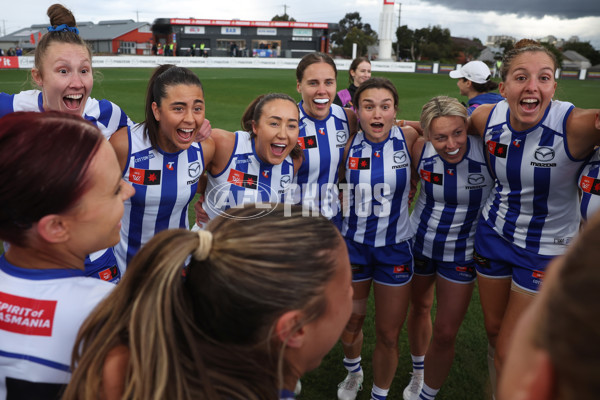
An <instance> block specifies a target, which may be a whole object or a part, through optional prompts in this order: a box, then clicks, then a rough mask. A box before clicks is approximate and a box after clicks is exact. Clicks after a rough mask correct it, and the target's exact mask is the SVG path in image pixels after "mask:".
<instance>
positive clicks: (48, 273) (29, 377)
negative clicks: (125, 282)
mask: <svg viewBox="0 0 600 400" xmlns="http://www.w3.org/2000/svg"><path fill="white" fill-rule="evenodd" d="M0 170H1V171H2V174H0V204H2V207H0V239H1V240H4V241H6V242H7V243H9V246H8V249H7V250H6V252H5V253H4V254H3V255H2V256H0V317H1V318H0V399H2V400H4V399H41V400H45V399H48V400H50V399H57V398H59V394H60V393H61V391H62V390H63V389H64V385H65V384H66V383H67V382H68V381H69V378H70V376H71V369H70V367H69V365H70V358H71V352H72V349H73V344H74V343H75V337H76V334H77V331H78V330H79V327H80V325H81V323H82V322H83V320H84V319H85V318H86V317H87V315H88V314H89V313H90V312H91V311H92V309H93V308H94V307H95V306H96V305H97V304H98V302H99V301H100V300H101V299H102V298H104V296H106V295H107V294H108V293H109V292H110V291H111V290H112V289H113V288H114V287H115V285H113V284H112V283H109V282H104V281H102V280H99V279H92V278H90V277H88V276H86V272H85V270H84V268H85V267H84V264H85V259H86V256H87V255H88V254H90V253H93V252H94V251H97V250H99V249H103V248H107V247H108V248H109V247H110V246H113V245H114V244H115V243H117V242H118V241H119V225H120V221H121V216H122V215H123V202H124V201H125V200H126V199H127V198H129V197H131V195H132V194H133V189H132V187H131V186H130V185H128V184H126V183H125V182H123V180H122V179H121V174H120V171H119V164H118V163H117V158H116V156H115V152H114V151H113V149H112V147H111V146H110V145H109V144H108V142H107V141H106V140H105V139H104V138H103V136H102V134H101V133H100V131H99V130H98V128H96V127H95V126H94V125H93V124H91V123H90V122H88V121H85V120H84V119H82V118H81V117H80V116H76V115H72V114H66V113H60V112H56V111H48V112H45V113H39V112H14V113H11V114H8V115H6V116H4V117H2V118H0ZM109 308H110V309H112V308H111V307H109Z"/></svg>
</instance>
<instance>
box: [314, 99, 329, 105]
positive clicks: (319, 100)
mask: <svg viewBox="0 0 600 400" xmlns="http://www.w3.org/2000/svg"><path fill="white" fill-rule="evenodd" d="M313 101H314V102H315V103H317V104H327V103H329V99H314V100H313Z"/></svg>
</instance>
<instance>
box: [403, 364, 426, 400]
mask: <svg viewBox="0 0 600 400" xmlns="http://www.w3.org/2000/svg"><path fill="white" fill-rule="evenodd" d="M411 375H412V377H411V378H410V382H409V383H408V386H407V387H406V388H405V389H404V392H403V393H402V397H403V398H404V400H417V399H418V398H419V394H420V393H421V389H422V388H423V371H419V372H411Z"/></svg>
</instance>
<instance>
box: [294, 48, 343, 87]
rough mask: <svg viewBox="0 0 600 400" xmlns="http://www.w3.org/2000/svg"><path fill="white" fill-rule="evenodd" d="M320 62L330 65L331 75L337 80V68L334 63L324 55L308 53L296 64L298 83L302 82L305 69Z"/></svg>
mask: <svg viewBox="0 0 600 400" xmlns="http://www.w3.org/2000/svg"><path fill="white" fill-rule="evenodd" d="M322 62H323V63H326V64H329V65H331V68H333V73H334V75H335V77H336V78H337V67H336V66H335V62H334V61H333V59H332V58H331V57H329V55H327V54H325V53H320V52H315V53H309V54H307V55H305V56H304V57H302V59H301V60H300V62H299V63H298V66H297V67H296V80H297V81H298V82H302V78H304V71H305V70H306V68H308V67H309V66H310V65H312V64H316V63H322Z"/></svg>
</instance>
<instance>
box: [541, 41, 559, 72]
mask: <svg viewBox="0 0 600 400" xmlns="http://www.w3.org/2000/svg"><path fill="white" fill-rule="evenodd" d="M540 44H541V45H542V46H544V47H545V48H547V49H548V50H550V52H551V53H552V54H554V57H556V61H557V62H558V66H559V67H560V66H561V65H562V63H563V59H564V57H563V54H562V53H561V52H560V50H558V49H557V48H556V47H554V45H553V44H550V43H543V42H542V43H540Z"/></svg>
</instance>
